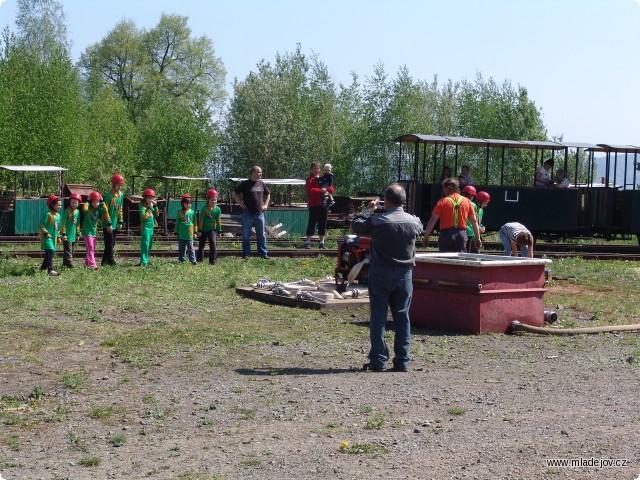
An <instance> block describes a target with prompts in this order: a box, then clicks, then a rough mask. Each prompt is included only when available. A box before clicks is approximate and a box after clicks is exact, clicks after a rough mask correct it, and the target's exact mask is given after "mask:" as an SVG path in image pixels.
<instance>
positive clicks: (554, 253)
mask: <svg viewBox="0 0 640 480" xmlns="http://www.w3.org/2000/svg"><path fill="white" fill-rule="evenodd" d="M296 245H298V247H299V248H294V246H293V245H292V246H291V247H289V248H273V247H271V248H269V256H270V257H273V258H281V257H289V258H313V257H317V256H319V255H324V256H327V257H331V258H335V257H336V255H337V251H336V250H335V249H327V250H320V249H317V248H312V249H310V250H307V249H304V248H300V247H301V242H296ZM491 247H495V248H491ZM631 250H634V251H631ZM207 251H208V250H207ZM417 251H418V253H426V252H433V250H426V249H421V248H418V250H417ZM117 252H118V256H120V257H124V258H136V257H138V256H139V255H140V252H139V250H138V249H137V248H131V247H130V246H127V245H120V246H119V248H118V249H117ZM58 253H59V254H61V252H58ZM483 253H485V254H487V255H501V254H502V250H501V249H499V245H498V244H497V243H496V244H492V245H491V246H489V245H487V248H486V250H483ZM536 253H537V254H542V255H544V256H545V257H547V258H551V259H554V258H567V257H580V258H584V259H586V260H627V261H634V262H638V261H640V248H638V247H634V248H633V249H629V248H622V249H620V250H618V251H616V249H615V248H613V247H612V246H609V247H608V248H605V249H603V251H600V250H598V249H592V250H591V251H588V250H576V249H571V250H562V249H560V250H546V249H542V248H537V249H536ZM84 254H85V251H84V249H76V252H75V257H76V258H78V259H80V258H83V257H84ZM241 254H242V252H241V250H240V249H239V248H224V246H223V247H222V248H218V256H219V257H239V256H241ZM0 255H1V256H4V255H7V256H9V257H29V258H43V256H44V254H43V252H42V251H41V250H33V249H31V250H29V249H15V248H12V249H5V248H1V246H0ZM151 255H152V256H154V257H161V258H170V257H177V255H178V252H177V248H176V246H175V245H172V246H171V247H169V246H164V247H162V248H155V249H153V250H152V251H151ZM100 257H101V252H100V251H97V252H96V258H100Z"/></svg>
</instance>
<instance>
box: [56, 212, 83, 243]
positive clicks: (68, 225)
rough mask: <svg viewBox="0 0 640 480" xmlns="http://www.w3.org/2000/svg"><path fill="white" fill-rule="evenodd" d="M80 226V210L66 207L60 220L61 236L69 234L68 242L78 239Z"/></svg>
mask: <svg viewBox="0 0 640 480" xmlns="http://www.w3.org/2000/svg"><path fill="white" fill-rule="evenodd" d="M79 228H80V210H79V209H77V208H76V209H75V210H71V208H70V207H67V208H65V209H64V212H62V218H61V221H60V236H61V237H62V236H64V235H66V236H67V241H68V242H72V243H73V242H75V241H76V234H77V232H78V229H79Z"/></svg>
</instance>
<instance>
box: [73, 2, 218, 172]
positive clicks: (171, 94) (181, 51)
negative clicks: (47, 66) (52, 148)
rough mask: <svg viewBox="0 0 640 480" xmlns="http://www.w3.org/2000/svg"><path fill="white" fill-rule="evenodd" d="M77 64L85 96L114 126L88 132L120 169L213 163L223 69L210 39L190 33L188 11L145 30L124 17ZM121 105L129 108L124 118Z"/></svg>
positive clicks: (195, 167) (200, 167) (191, 168)
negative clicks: (96, 103)
mask: <svg viewBox="0 0 640 480" xmlns="http://www.w3.org/2000/svg"><path fill="white" fill-rule="evenodd" d="M80 65H81V68H82V72H83V75H84V78H85V80H86V82H87V85H89V86H90V88H89V90H90V92H91V98H93V99H94V100H97V101H99V102H101V103H106V104H107V106H109V107H110V108H108V110H107V111H108V112H110V113H111V114H112V115H113V117H112V118H111V119H110V120H109V119H107V118H106V117H105V116H104V115H103V116H102V120H103V121H104V122H105V123H106V124H107V125H110V126H112V127H113V128H112V129H107V130H106V131H103V132H106V134H107V135H106V136H105V135H104V134H103V132H99V131H95V132H94V136H97V137H98V138H99V139H100V142H101V143H102V144H103V145H104V146H103V147H102V148H103V150H102V152H101V156H106V157H111V160H112V164H113V165H122V166H123V168H122V169H118V171H125V172H126V170H124V169H126V168H131V170H132V173H133V172H135V173H139V174H149V175H194V176H202V175H203V174H204V173H205V168H206V167H207V166H209V165H211V164H215V158H214V157H215V151H216V145H217V143H218V142H219V133H218V131H219V128H218V127H217V125H216V121H215V118H216V115H217V114H218V113H219V112H220V111H221V108H222V104H223V102H224V99H225V91H224V78H225V75H226V72H225V70H224V66H223V64H222V61H221V60H220V59H219V58H218V57H216V56H215V52H214V49H213V44H212V42H211V40H210V39H208V38H207V37H204V36H203V37H200V38H192V36H191V29H190V28H189V27H188V19H187V18H186V17H182V16H178V15H166V14H164V15H162V17H161V18H160V21H159V23H158V25H157V26H156V27H154V28H153V29H151V30H149V31H145V30H143V29H139V28H138V27H137V26H136V25H135V23H134V22H133V21H122V22H120V23H118V24H117V25H116V27H115V28H114V29H113V30H112V31H110V32H109V34H108V35H107V36H106V37H105V38H104V39H103V40H102V41H100V42H98V43H95V44H94V45H92V46H91V47H89V48H88V49H87V50H86V51H85V52H84V53H83V54H82V56H81V59H80ZM121 105H125V106H126V111H127V112H128V114H129V118H128V121H125V122H124V124H121V123H120V122H122V121H123V119H122V118H121V116H122V109H121V108H120V106H121ZM91 112H92V114H93V115H100V114H99V112H98V111H97V110H96V109H91ZM116 120H117V121H116ZM119 123H120V126H119V127H118V124H119ZM123 125H124V126H123ZM135 147H137V159H135V160H134V155H133V153H132V152H133V150H132V149H133V148H135ZM96 153H99V152H96Z"/></svg>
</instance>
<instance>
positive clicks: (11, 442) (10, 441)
mask: <svg viewBox="0 0 640 480" xmlns="http://www.w3.org/2000/svg"><path fill="white" fill-rule="evenodd" d="M4 441H5V443H6V444H7V447H9V448H10V449H11V450H13V451H14V452H18V451H20V450H21V449H22V446H21V445H20V437H18V435H11V436H10V437H7V438H5V440H4Z"/></svg>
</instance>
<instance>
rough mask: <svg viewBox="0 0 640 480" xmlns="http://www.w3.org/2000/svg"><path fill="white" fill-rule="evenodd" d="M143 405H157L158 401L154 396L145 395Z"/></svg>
mask: <svg viewBox="0 0 640 480" xmlns="http://www.w3.org/2000/svg"><path fill="white" fill-rule="evenodd" d="M142 403H144V404H145V405H155V404H156V403H158V401H157V400H156V399H155V397H154V396H153V395H145V396H144V397H142Z"/></svg>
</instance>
